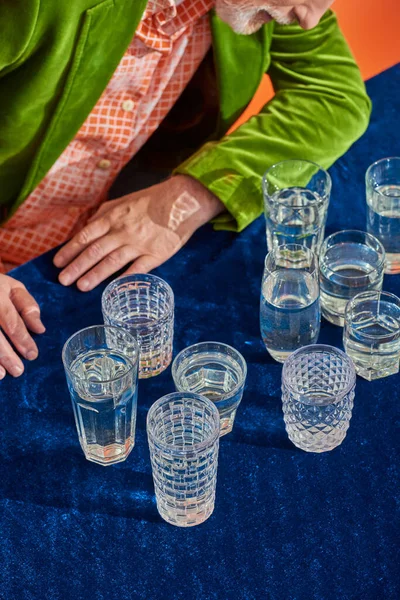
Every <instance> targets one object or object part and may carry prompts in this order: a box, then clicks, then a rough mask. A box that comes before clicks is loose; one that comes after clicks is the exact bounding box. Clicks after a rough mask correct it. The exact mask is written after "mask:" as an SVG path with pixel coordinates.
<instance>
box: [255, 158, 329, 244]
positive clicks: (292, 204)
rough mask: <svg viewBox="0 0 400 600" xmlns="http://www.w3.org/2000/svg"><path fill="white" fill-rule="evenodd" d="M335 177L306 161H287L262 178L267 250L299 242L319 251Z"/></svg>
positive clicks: (276, 165) (280, 163)
mask: <svg viewBox="0 0 400 600" xmlns="http://www.w3.org/2000/svg"><path fill="white" fill-rule="evenodd" d="M331 189H332V180H331V177H330V175H329V173H327V171H324V169H322V168H321V167H320V166H319V165H317V164H315V163H313V162H309V161H307V160H284V161H282V162H279V163H277V164H275V165H273V166H272V167H271V168H270V169H268V171H267V172H266V173H265V175H264V178H263V191H264V207H265V219H266V226H267V243H268V250H269V251H271V250H273V249H274V248H276V247H277V246H281V245H283V244H300V245H302V246H307V247H308V248H310V249H311V250H313V251H314V252H316V253H318V251H319V248H320V246H321V244H322V241H323V239H324V231H325V224H326V219H327V215H328V206H329V200H330V195H331Z"/></svg>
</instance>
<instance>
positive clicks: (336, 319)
mask: <svg viewBox="0 0 400 600" xmlns="http://www.w3.org/2000/svg"><path fill="white" fill-rule="evenodd" d="M321 310H322V316H323V317H324V318H325V319H326V320H327V321H329V323H333V325H338V326H339V327H344V316H341V315H338V314H337V313H332V312H330V311H328V310H326V308H324V307H323V306H322V307H321Z"/></svg>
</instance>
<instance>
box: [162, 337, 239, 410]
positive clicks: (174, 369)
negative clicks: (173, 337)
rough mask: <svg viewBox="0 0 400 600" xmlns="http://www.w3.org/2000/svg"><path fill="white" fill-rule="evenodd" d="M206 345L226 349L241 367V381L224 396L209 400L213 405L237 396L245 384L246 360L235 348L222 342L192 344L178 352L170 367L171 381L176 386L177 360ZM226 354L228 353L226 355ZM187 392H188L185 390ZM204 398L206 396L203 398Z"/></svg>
mask: <svg viewBox="0 0 400 600" xmlns="http://www.w3.org/2000/svg"><path fill="white" fill-rule="evenodd" d="M207 344H214V345H215V346H218V347H220V348H221V349H228V350H230V351H231V353H233V354H234V355H235V359H236V360H237V362H238V363H239V366H240V367H241V370H242V377H241V381H239V382H238V383H237V384H236V385H235V387H234V388H232V390H230V391H229V392H225V393H224V394H221V395H220V397H219V398H218V400H215V401H214V400H211V402H213V403H214V404H218V402H221V401H222V400H226V399H227V398H229V397H230V396H234V395H235V394H237V392H238V391H239V390H240V388H241V387H242V386H243V385H244V384H245V383H246V377H247V363H246V359H245V358H244V356H243V355H242V354H241V353H240V352H239V350H236V348H233V346H229V344H224V343H223V342H212V341H211V342H198V343H197V344H192V345H191V346H187V347H186V348H183V350H181V351H180V352H178V354H177V355H176V356H175V358H174V360H173V362H172V367H171V375H172V379H173V380H174V383H175V385H176V381H177V379H178V378H177V370H178V367H177V363H178V360H179V359H181V357H182V355H183V354H184V353H185V352H187V351H188V350H190V351H192V352H193V351H194V350H195V349H197V348H199V347H201V346H206V345H207ZM226 354H228V353H226ZM187 391H188V392H189V391H190V390H187ZM179 393H184V392H179ZM191 393H195V392H191ZM199 395H200V396H202V394H199ZM205 397H206V396H205Z"/></svg>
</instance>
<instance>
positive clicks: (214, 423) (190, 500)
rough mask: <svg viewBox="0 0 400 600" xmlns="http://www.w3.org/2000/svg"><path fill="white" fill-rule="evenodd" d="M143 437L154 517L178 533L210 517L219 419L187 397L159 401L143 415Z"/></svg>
mask: <svg viewBox="0 0 400 600" xmlns="http://www.w3.org/2000/svg"><path fill="white" fill-rule="evenodd" d="M147 437H148V441H149V447H150V459H151V467H152V472H153V481H154V489H155V494H156V500H157V508H158V512H159V513H160V515H161V516H162V518H163V519H164V520H165V521H167V522H168V523H171V524H172V525H177V526H179V527H192V526H193V525H199V524H200V523H203V521H205V520H206V519H208V517H209V516H210V515H211V514H212V512H213V510H214V502H215V488H216V483H217V467H218V450H219V414H218V410H217V408H216V406H215V404H213V403H212V402H211V400H208V398H205V397H204V396H200V395H199V394H193V393H191V392H176V393H173V394H168V395H167V396H163V397H162V398H160V399H159V400H157V402H155V403H154V404H153V406H152V407H151V408H150V410H149V412H148V415H147Z"/></svg>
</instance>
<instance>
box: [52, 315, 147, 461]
mask: <svg viewBox="0 0 400 600" xmlns="http://www.w3.org/2000/svg"><path fill="white" fill-rule="evenodd" d="M62 359H63V363H64V368H65V375H66V378H67V383H68V388H69V392H70V394H71V400H72V407H73V410H74V416H75V422H76V428H77V430H78V436H79V442H80V444H81V447H82V450H83V452H84V454H85V457H86V458H87V459H88V460H90V461H92V462H95V463H98V464H100V465H111V464H114V463H117V462H122V461H123V460H125V459H126V458H127V456H128V455H129V453H130V451H131V450H132V448H133V446H134V444H135V428H136V406H137V379H138V363H139V348H138V345H137V343H136V340H135V339H134V338H133V337H132V336H131V335H130V334H129V333H128V332H127V331H125V330H123V329H118V328H116V327H106V326H104V325H97V326H95V327H88V328H87V329H82V330H81V331H78V332H77V333H75V334H74V335H73V336H72V337H70V338H69V340H68V341H67V342H66V343H65V345H64V348H63V351H62Z"/></svg>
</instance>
